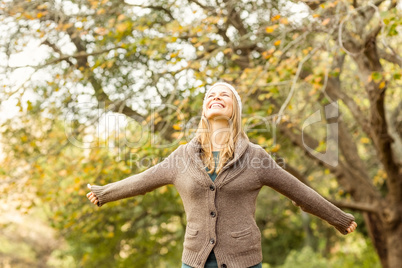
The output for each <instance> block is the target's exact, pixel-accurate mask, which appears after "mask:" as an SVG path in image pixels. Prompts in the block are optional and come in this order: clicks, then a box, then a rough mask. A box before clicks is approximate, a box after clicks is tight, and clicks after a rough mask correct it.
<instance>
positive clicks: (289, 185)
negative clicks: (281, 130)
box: [257, 147, 355, 234]
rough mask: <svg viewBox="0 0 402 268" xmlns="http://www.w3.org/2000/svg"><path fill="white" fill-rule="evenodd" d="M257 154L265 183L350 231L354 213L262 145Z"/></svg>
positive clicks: (312, 211)
mask: <svg viewBox="0 0 402 268" xmlns="http://www.w3.org/2000/svg"><path fill="white" fill-rule="evenodd" d="M257 154H258V158H259V160H260V163H261V165H260V167H259V168H258V169H257V175H258V178H259V180H260V182H261V183H262V184H263V185H267V186H269V187H271V188H273V189H274V190H276V191H277V192H279V193H281V194H283V195H285V196H286V197H288V198H290V199H291V200H293V201H294V202H296V203H297V205H299V206H300V207H301V209H303V210H304V211H306V212H308V213H310V214H313V215H315V216H317V217H319V218H321V219H323V220H325V221H327V222H328V223H329V224H331V225H332V226H334V227H335V228H336V229H337V230H338V231H339V232H340V233H342V234H347V233H348V231H347V228H348V227H349V226H350V224H351V223H352V221H354V220H355V218H354V216H353V215H352V214H349V213H345V212H343V211H342V210H340V209H339V208H338V207H336V206H335V205H333V204H332V203H330V202H329V201H327V200H326V199H325V198H323V197H322V196H321V195H320V194H318V193H317V192H316V191H315V190H313V189H312V188H310V187H309V186H307V185H306V184H304V183H302V182H301V181H299V180H298V179H297V178H296V177H294V176H293V175H292V174H290V173H289V172H287V171H286V170H284V169H282V167H280V166H279V165H278V164H277V163H276V162H275V161H274V160H273V159H272V157H271V156H270V155H269V154H268V153H267V152H266V151H265V150H264V149H263V148H262V147H260V148H259V149H258V153H257Z"/></svg>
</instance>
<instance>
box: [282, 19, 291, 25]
mask: <svg viewBox="0 0 402 268" xmlns="http://www.w3.org/2000/svg"><path fill="white" fill-rule="evenodd" d="M280 22H281V23H282V24H284V25H288V24H289V21H288V19H287V18H283V19H281V20H280Z"/></svg>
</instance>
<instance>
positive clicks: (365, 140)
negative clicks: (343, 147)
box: [360, 137, 370, 144]
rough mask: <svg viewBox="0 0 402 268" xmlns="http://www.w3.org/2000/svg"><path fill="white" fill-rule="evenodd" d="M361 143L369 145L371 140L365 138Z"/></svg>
mask: <svg viewBox="0 0 402 268" xmlns="http://www.w3.org/2000/svg"><path fill="white" fill-rule="evenodd" d="M360 142H361V143H365V144H367V143H370V139H369V138H366V137H363V138H361V139H360Z"/></svg>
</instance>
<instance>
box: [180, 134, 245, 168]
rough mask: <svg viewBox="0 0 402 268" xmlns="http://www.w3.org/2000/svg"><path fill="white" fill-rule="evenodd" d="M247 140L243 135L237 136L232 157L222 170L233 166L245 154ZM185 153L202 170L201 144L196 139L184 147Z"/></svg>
mask: <svg viewBox="0 0 402 268" xmlns="http://www.w3.org/2000/svg"><path fill="white" fill-rule="evenodd" d="M248 144H249V140H248V138H247V137H244V136H243V135H239V137H238V138H237V141H236V144H235V150H234V157H233V158H232V159H231V160H230V161H229V162H227V163H226V164H225V166H224V167H223V170H224V169H226V168H229V167H230V166H231V165H233V164H234V163H235V162H236V161H237V160H239V159H240V157H241V156H242V155H243V154H244V153H245V152H246V149H247V148H248ZM186 151H187V153H188V155H189V156H190V158H191V159H192V160H193V161H194V162H195V163H196V165H197V167H198V168H200V169H204V168H205V167H204V165H203V162H202V159H201V144H200V143H199V142H198V141H197V137H194V138H192V139H191V141H190V142H189V143H188V144H187V145H186Z"/></svg>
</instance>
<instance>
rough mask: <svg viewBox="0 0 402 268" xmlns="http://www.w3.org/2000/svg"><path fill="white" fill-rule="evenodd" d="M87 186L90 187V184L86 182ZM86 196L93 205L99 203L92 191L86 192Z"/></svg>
mask: <svg viewBox="0 0 402 268" xmlns="http://www.w3.org/2000/svg"><path fill="white" fill-rule="evenodd" d="M87 186H88V188H89V189H91V184H89V183H88V184H87ZM87 197H88V199H89V201H91V202H92V203H94V204H95V205H96V204H98V203H99V200H98V198H97V197H96V195H95V194H94V193H93V192H92V191H91V192H89V193H87Z"/></svg>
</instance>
